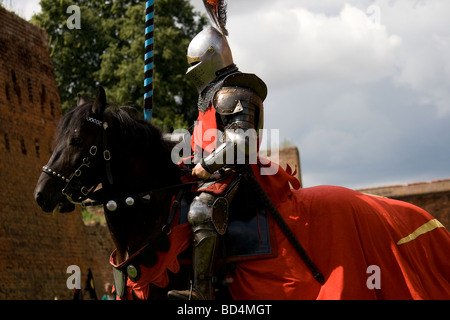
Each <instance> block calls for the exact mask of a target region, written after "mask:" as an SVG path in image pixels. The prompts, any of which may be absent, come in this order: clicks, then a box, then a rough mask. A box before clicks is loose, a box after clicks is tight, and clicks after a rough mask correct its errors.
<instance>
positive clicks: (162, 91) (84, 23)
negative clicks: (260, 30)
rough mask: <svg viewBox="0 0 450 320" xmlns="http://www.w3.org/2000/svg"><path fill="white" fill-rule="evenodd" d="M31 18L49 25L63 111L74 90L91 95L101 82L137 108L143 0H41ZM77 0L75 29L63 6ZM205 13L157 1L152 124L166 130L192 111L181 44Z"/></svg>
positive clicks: (117, 99)
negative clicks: (78, 21)
mask: <svg viewBox="0 0 450 320" xmlns="http://www.w3.org/2000/svg"><path fill="white" fill-rule="evenodd" d="M40 4H41V8H42V12H41V13H39V14H37V15H35V16H34V17H33V18H32V22H33V23H35V24H37V25H39V26H41V27H43V28H44V29H45V30H46V31H47V35H48V40H49V44H50V54H51V57H52V61H53V64H54V66H55V73H56V82H57V85H58V88H59V93H60V96H61V103H62V107H63V111H66V110H67V109H69V108H70V107H72V106H74V105H75V103H76V95H77V93H81V94H85V95H86V96H90V97H94V96H95V95H96V91H97V86H98V85H102V86H103V87H105V89H106V92H107V96H108V99H109V100H110V101H111V102H112V103H113V104H116V105H129V106H133V107H137V108H140V109H142V108H143V95H144V26H145V1H143V0H140V1H139V0H134V1H133V0H110V1H100V0H79V1H77V2H76V3H74V2H73V1H72V0H58V1H55V0H41V2H40ZM73 4H76V5H77V6H79V7H80V12H81V29H69V28H68V27H67V19H68V18H69V17H70V16H71V13H67V12H66V11H67V8H68V7H69V6H70V5H73ZM206 22H207V19H206V17H205V16H203V15H200V14H199V13H197V12H194V11H193V7H192V5H191V4H190V3H189V1H188V0H157V1H155V45H154V51H155V61H154V66H155V70H154V76H153V79H154V98H153V99H154V100H153V105H154V111H153V117H154V118H153V119H154V123H155V124H157V125H160V126H161V127H163V128H164V129H165V130H168V129H169V128H170V127H173V128H180V127H187V124H188V123H192V122H193V121H194V119H195V116H196V108H195V106H196V100H197V92H196V89H195V87H194V86H193V85H192V84H190V83H189V82H188V81H187V80H186V79H185V76H184V74H185V72H186V69H187V67H188V65H187V62H186V49H187V46H188V44H189V42H190V40H191V39H192V38H193V37H194V36H195V35H196V34H197V33H198V32H200V31H201V30H202V29H203V27H204V26H205V25H206Z"/></svg>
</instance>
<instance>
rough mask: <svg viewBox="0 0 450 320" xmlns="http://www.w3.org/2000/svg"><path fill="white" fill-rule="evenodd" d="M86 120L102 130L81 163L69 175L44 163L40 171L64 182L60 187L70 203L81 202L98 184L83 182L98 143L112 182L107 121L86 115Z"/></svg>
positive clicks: (96, 150) (111, 182) (96, 152)
mask: <svg viewBox="0 0 450 320" xmlns="http://www.w3.org/2000/svg"><path fill="white" fill-rule="evenodd" d="M86 121H89V122H91V123H93V124H95V125H97V126H99V127H101V128H102V129H103V130H102V131H101V134H99V135H98V136H97V138H96V140H95V143H94V144H93V145H92V146H91V147H90V148H89V155H88V156H87V157H85V158H83V161H82V163H81V165H80V166H79V167H78V168H77V169H76V170H75V171H74V172H73V173H72V174H71V175H70V176H69V177H66V176H64V175H63V174H62V173H60V172H58V171H57V170H55V169H52V168H51V167H50V166H49V165H45V166H43V167H42V171H43V172H45V173H46V174H48V175H49V176H51V177H52V178H54V179H56V180H58V181H60V182H62V183H65V186H64V188H63V189H62V191H61V192H62V194H63V195H64V196H65V197H66V198H67V200H68V201H69V202H70V203H73V204H82V202H83V201H84V200H86V199H87V198H88V197H89V194H90V193H91V192H92V191H94V189H95V187H96V186H97V185H98V184H96V185H91V186H86V185H85V183H84V182H83V180H84V177H85V176H86V172H88V171H89V169H90V168H91V160H92V159H93V158H94V157H96V156H97V155H98V154H100V153H98V149H99V144H100V143H101V144H102V146H103V152H102V155H103V160H104V161H105V168H106V176H107V179H108V182H109V183H110V184H113V178H112V174H111V164H110V160H111V153H110V151H109V150H108V147H107V146H108V144H107V135H106V129H107V128H108V123H107V122H106V121H102V120H98V119H96V118H93V117H90V116H89V117H87V118H86Z"/></svg>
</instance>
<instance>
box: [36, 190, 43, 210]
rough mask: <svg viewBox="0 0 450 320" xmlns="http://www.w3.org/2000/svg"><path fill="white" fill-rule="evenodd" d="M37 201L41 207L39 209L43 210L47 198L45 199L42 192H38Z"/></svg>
mask: <svg viewBox="0 0 450 320" xmlns="http://www.w3.org/2000/svg"><path fill="white" fill-rule="evenodd" d="M35 199H36V202H37V204H38V205H39V207H41V208H42V207H43V206H44V204H45V198H44V195H43V194H42V192H38V193H37V194H36V197H35Z"/></svg>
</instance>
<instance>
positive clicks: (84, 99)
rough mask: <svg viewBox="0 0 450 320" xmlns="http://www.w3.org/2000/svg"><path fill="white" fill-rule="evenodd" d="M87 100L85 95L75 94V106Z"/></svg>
mask: <svg viewBox="0 0 450 320" xmlns="http://www.w3.org/2000/svg"><path fill="white" fill-rule="evenodd" d="M87 102H88V100H87V99H86V98H85V97H83V96H82V95H81V94H78V95H77V106H81V105H83V104H85V103H87Z"/></svg>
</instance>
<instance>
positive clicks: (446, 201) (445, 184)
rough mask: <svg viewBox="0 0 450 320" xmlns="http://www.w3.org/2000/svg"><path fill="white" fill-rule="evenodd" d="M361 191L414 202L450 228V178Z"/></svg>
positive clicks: (361, 190)
mask: <svg viewBox="0 0 450 320" xmlns="http://www.w3.org/2000/svg"><path fill="white" fill-rule="evenodd" d="M358 191H360V192H365V193H370V194H375V195H379V196H383V197H388V198H393V199H397V200H402V201H406V202H409V203H412V204H414V205H416V206H418V207H420V208H422V209H424V210H425V211H427V212H429V213H430V214H431V215H432V216H433V217H435V218H436V219H438V220H439V221H440V222H441V223H442V224H443V225H444V226H445V227H446V228H447V229H450V179H443V180H435V181H426V182H416V183H409V184H404V185H392V186H383V187H378V188H366V189H360V190H358Z"/></svg>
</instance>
